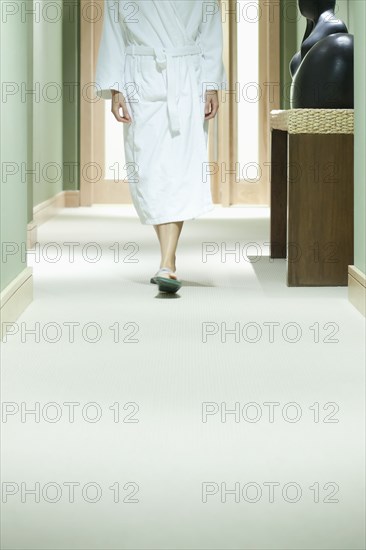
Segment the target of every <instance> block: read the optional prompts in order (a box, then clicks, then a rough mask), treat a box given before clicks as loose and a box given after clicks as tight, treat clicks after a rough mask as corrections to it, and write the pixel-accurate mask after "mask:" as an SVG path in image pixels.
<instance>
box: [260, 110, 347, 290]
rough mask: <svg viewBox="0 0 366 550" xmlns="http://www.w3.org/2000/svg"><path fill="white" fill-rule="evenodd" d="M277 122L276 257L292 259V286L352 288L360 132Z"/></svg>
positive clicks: (289, 273)
mask: <svg viewBox="0 0 366 550" xmlns="http://www.w3.org/2000/svg"><path fill="white" fill-rule="evenodd" d="M295 111H299V110H297V109H296V110H293V111H290V113H291V115H292V116H296V112H295ZM300 111H303V110H300ZM309 111H310V110H309ZM274 113H275V114H277V113H283V112H280V111H274ZM332 113H333V116H334V111H333V110H332ZM347 114H349V112H347ZM271 115H272V112H271ZM274 120H275V121H276V122H277V124H276V123H274V126H276V125H277V128H276V127H275V128H273V127H272V126H271V223H270V228H271V229H270V230H271V236H270V242H271V245H270V255H271V258H286V259H287V285H288V286H347V284H348V266H349V265H352V264H353V166H354V161H353V144H354V135H353V133H321V132H317V133H291V131H289V127H288V117H283V118H282V120H281V121H280V122H281V123H280V124H279V123H278V122H279V121H278V117H277V118H276V117H274ZM348 120H349V119H348ZM281 125H282V128H279V127H278V126H281ZM317 130H319V129H317ZM347 131H349V124H348V129H347ZM328 132H329V128H328Z"/></svg>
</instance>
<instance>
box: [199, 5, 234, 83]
mask: <svg viewBox="0 0 366 550" xmlns="http://www.w3.org/2000/svg"><path fill="white" fill-rule="evenodd" d="M199 41H200V43H201V47H202V49H203V60H204V75H205V82H204V83H203V86H204V91H206V90H221V89H224V90H227V89H228V81H227V75H226V71H225V67H224V63H223V59H222V52H223V30H222V22H221V8H220V3H219V2H218V0H205V1H203V2H202V20H201V24H200V29H199Z"/></svg>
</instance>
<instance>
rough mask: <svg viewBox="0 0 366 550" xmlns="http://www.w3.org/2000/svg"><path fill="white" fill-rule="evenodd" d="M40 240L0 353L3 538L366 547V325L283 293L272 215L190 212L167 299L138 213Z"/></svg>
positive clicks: (32, 542) (115, 211) (319, 301)
mask: <svg viewBox="0 0 366 550" xmlns="http://www.w3.org/2000/svg"><path fill="white" fill-rule="evenodd" d="M38 240H39V245H37V247H38V248H37V247H36V248H35V250H34V251H33V252H34V254H32V253H30V254H29V260H28V265H31V266H32V267H33V273H34V301H33V303H32V304H31V305H30V306H29V307H28V308H27V310H26V311H25V312H24V314H23V315H22V316H21V318H20V319H18V322H17V325H16V327H15V329H16V330H17V332H16V333H14V334H12V335H9V336H8V341H7V342H6V343H4V344H3V346H2V399H3V416H2V419H3V423H2V443H3V451H2V493H3V495H2V498H3V505H2V508H3V511H2V548H4V549H65V550H66V549H67V550H69V549H131V550H132V549H133V550H137V549H139V550H142V549H146V550H150V549H156V550H157V549H179V550H182V549H187V550H188V549H189V550H198V549H199V550H201V549H248V550H249V549H262V550H263V549H271V550H272V549H278V550H280V549H303V550H305V549H332V550H334V549H345V548H348V549H361V548H364V547H365V541H364V539H363V533H364V529H363V525H364V523H363V522H364V517H363V512H364V496H363V495H364V467H363V463H364V455H363V433H364V363H365V361H364V359H365V358H364V329H365V326H364V318H363V317H362V316H361V314H360V313H359V312H358V311H357V310H356V309H354V308H353V306H352V305H350V303H349V302H348V299H347V288H346V287H337V288H334V287H333V288H331V287H329V288H321V287H319V288H288V287H287V286H286V282H285V280H286V278H285V272H286V265H285V261H284V260H276V261H271V260H270V259H269V257H268V240H269V218H268V209H253V208H240V207H236V208H230V209H222V208H219V207H218V208H217V209H216V210H215V211H213V212H211V213H209V214H207V215H205V216H203V217H202V218H200V219H197V220H191V221H188V222H186V223H185V224H184V227H183V231H182V234H181V241H180V243H179V249H178V253H177V273H178V275H179V276H180V278H181V279H182V280H183V287H182V288H181V290H180V291H179V294H177V295H173V296H167V295H160V294H159V293H158V292H157V287H156V286H155V285H152V284H150V283H149V279H150V277H151V275H152V274H153V273H154V272H155V271H156V270H157V268H158V266H159V246H158V242H157V239H156V235H155V232H154V230H153V228H152V227H149V226H142V225H141V224H140V223H139V221H138V219H137V217H136V215H135V213H134V211H133V209H132V207H129V206H108V205H103V206H95V207H92V208H79V209H65V210H62V211H61V212H60V214H59V215H57V216H56V217H54V218H53V219H52V220H50V221H48V222H47V223H45V224H43V225H42V226H41V227H40V228H39V233H38ZM68 242H69V243H70V242H74V243H77V244H76V245H75V248H74V251H75V256H74V261H71V260H72V258H71V256H70V253H69V250H70V248H71V246H70V245H69V249H68V247H67V245H66V244H65V243H68ZM52 243H53V245H52ZM55 243H56V246H55ZM90 243H94V244H90ZM249 243H251V244H249ZM266 243H267V244H266ZM117 250H118V251H119V257H118V256H117ZM230 250H232V251H234V253H231V254H230V253H229V251H230ZM57 253H58V255H59V257H58V259H57ZM98 254H99V256H100V257H99V259H97V258H98ZM95 259H97V261H94V260H95ZM37 323H38V325H37ZM71 325H73V326H74V337H73V338H71V337H70V334H72V330H71V328H70V327H71ZM32 329H35V330H36V335H35V334H31V333H30V332H29V331H30V330H32ZM27 331H28V332H27ZM32 409H33V410H35V413H34V414H32V413H31V412H28V413H27V410H28V411H30V410H32ZM230 411H231V412H230ZM72 488H73V490H72ZM32 491H33V493H32Z"/></svg>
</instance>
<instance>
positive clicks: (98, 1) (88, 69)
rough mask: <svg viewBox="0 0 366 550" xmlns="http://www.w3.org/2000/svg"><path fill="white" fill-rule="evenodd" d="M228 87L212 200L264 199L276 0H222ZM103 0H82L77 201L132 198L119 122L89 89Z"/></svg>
mask: <svg viewBox="0 0 366 550" xmlns="http://www.w3.org/2000/svg"><path fill="white" fill-rule="evenodd" d="M220 3H221V12H222V25H223V36H224V52H223V59H224V64H225V68H226V72H227V77H228V84H229V89H228V90H227V91H225V90H223V91H220V92H219V94H220V108H219V112H218V115H217V117H215V119H212V120H211V121H210V126H209V138H208V153H209V163H210V172H211V191H212V198H213V201H214V203H216V204H221V205H222V206H225V207H227V206H235V205H258V206H259V205H265V206H268V205H269V201H270V180H269V175H270V126H269V113H270V110H271V109H279V105H280V0H221V2H220ZM103 13H104V1H103V0H92V1H91V0H81V74H80V80H81V87H80V89H81V98H80V116H81V121H80V126H81V147H80V157H81V158H80V162H81V170H80V205H81V206H90V205H92V204H103V203H108V204H118V203H125V204H126V203H127V204H128V203H131V202H132V201H131V197H130V193H129V188H128V182H127V173H126V170H125V162H124V150H123V127H122V124H121V123H118V122H117V121H116V120H115V119H114V117H113V115H112V114H111V112H110V108H111V104H110V101H105V100H102V99H100V98H98V97H96V96H94V97H92V96H90V94H91V92H90V83H92V82H93V81H94V75H95V68H96V60H97V54H98V48H99V41H100V38H101V32H102V24H103Z"/></svg>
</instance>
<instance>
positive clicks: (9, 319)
mask: <svg viewBox="0 0 366 550" xmlns="http://www.w3.org/2000/svg"><path fill="white" fill-rule="evenodd" d="M32 301H33V268H32V267H26V268H24V269H23V271H22V272H21V273H19V275H17V276H16V277H15V279H13V280H12V281H11V283H9V284H8V286H6V287H5V288H4V290H3V291H2V292H1V294H0V317H1V323H0V339H1V340H3V337H4V335H5V334H6V332H7V330H9V328H10V327H11V325H8V323H15V322H16V320H17V319H18V317H19V316H20V315H21V314H22V313H23V311H24V310H25V309H26V308H27V307H28V306H29V304H30V303H31V302H32Z"/></svg>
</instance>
